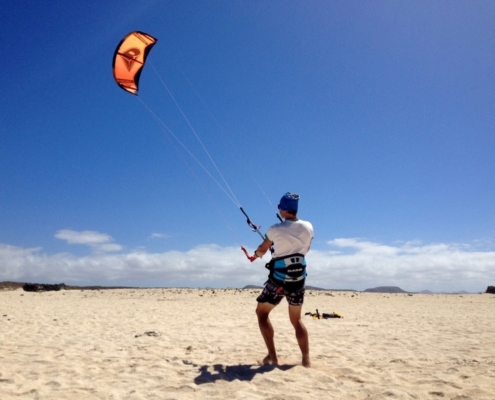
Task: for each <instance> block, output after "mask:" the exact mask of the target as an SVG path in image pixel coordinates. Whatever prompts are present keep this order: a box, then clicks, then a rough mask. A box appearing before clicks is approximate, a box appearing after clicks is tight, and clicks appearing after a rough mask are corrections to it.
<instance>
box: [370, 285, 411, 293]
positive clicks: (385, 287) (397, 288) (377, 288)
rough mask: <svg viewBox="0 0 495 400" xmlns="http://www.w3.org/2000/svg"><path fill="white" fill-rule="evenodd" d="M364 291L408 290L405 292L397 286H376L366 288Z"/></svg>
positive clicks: (401, 291) (396, 291)
mask: <svg viewBox="0 0 495 400" xmlns="http://www.w3.org/2000/svg"><path fill="white" fill-rule="evenodd" d="M365 292H371V293H409V292H406V291H405V290H402V289H401V288H400V287H398V286H378V287H376V288H372V289H366V290H365Z"/></svg>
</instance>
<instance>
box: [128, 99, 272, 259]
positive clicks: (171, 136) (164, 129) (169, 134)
mask: <svg viewBox="0 0 495 400" xmlns="http://www.w3.org/2000/svg"><path fill="white" fill-rule="evenodd" d="M136 97H137V98H138V99H139V101H140V102H141V104H142V105H143V107H144V108H145V109H146V110H148V112H149V113H150V114H151V115H152V117H153V119H154V120H155V122H156V123H157V124H158V125H159V127H160V129H161V130H162V132H163V133H164V134H165V136H166V137H167V139H168V140H169V141H170V143H171V144H172V146H173V147H174V149H175V151H176V152H177V153H178V155H179V157H180V158H181V159H182V161H183V162H184V163H185V164H186V166H187V168H188V169H189V171H190V172H191V174H192V175H193V176H194V178H195V179H196V181H197V182H198V184H199V185H200V186H201V188H202V190H203V191H204V193H205V194H206V196H207V197H208V199H209V200H210V202H211V203H212V204H213V206H214V207H215V209H216V210H217V212H218V213H219V215H220V217H221V218H222V219H223V221H224V222H225V224H226V225H227V227H228V228H229V230H230V231H231V233H232V235H233V236H234V238H235V239H236V241H237V243H238V244H239V246H240V248H241V250H242V251H243V252H244V254H245V255H246V257H247V259H248V260H252V259H253V257H252V256H250V255H249V253H248V251H247V250H246V248H245V247H244V246H243V245H242V244H241V241H240V240H239V237H238V236H237V234H236V233H235V231H234V229H233V228H232V227H231V226H230V224H229V223H228V221H227V219H226V218H225V216H224V215H223V213H222V212H221V210H220V208H219V207H218V206H217V204H216V203H215V201H214V200H213V198H212V197H211V196H210V194H209V193H208V191H207V190H206V187H205V186H204V185H203V183H202V182H201V180H200V178H199V177H198V176H197V174H196V173H195V172H194V170H193V169H192V167H191V165H190V164H189V163H188V162H187V160H186V159H185V157H184V155H183V154H182V153H181V152H180V150H179V148H178V147H177V146H176V144H175V142H174V141H173V140H172V139H175V141H176V142H177V143H178V144H180V146H181V147H182V148H183V149H184V150H185V151H186V152H187V153H188V154H189V155H190V156H191V157H192V159H193V160H194V161H196V163H197V164H198V165H199V166H200V167H201V168H202V169H203V170H204V172H205V173H206V174H207V175H208V176H209V177H210V178H211V179H212V180H213V182H215V183H216V184H217V186H218V187H219V188H220V189H221V190H222V191H223V192H224V193H225V195H226V196H227V197H228V198H229V199H230V200H231V201H232V202H233V203H234V204H235V205H236V206H237V207H238V208H239V210H241V212H242V213H243V214H244V216H245V217H246V222H247V224H248V225H249V227H250V228H251V230H252V231H253V232H256V233H258V235H259V236H260V237H261V239H263V240H264V239H265V236H264V235H263V234H262V233H261V231H260V228H261V225H256V224H254V223H253V222H252V221H251V218H249V216H248V214H247V213H246V211H244V208H243V207H242V206H241V204H240V203H239V202H238V201H237V198H236V197H235V196H234V194H233V193H232V189H230V187H229V190H230V192H231V193H232V196H231V195H230V194H229V193H228V192H227V191H226V190H225V188H224V187H223V186H222V185H221V184H220V183H219V182H218V181H217V180H216V179H215V177H214V176H213V175H212V174H211V173H210V172H209V171H208V169H207V168H206V167H205V166H204V165H203V164H202V163H201V162H200V161H199V160H198V158H197V157H196V156H194V154H193V153H192V152H191V151H190V150H189V149H188V148H187V146H186V145H185V144H184V143H183V142H182V141H181V140H180V139H179V138H178V137H177V135H175V134H174V132H173V131H172V130H171V129H170V128H169V127H168V126H167V125H166V124H165V123H164V122H163V121H162V120H161V119H160V118H159V117H158V116H157V115H156V113H155V112H154V111H153V110H152V109H151V108H150V107H149V106H148V105H147V104H146V103H145V102H144V100H143V99H141V97H139V96H138V95H136ZM224 180H225V179H224ZM276 215H277V217H278V219H279V220H280V221H281V222H282V219H281V218H280V216H279V215H278V213H277V214H276ZM270 251H271V252H272V253H273V252H274V250H273V247H270Z"/></svg>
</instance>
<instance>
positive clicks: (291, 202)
mask: <svg viewBox="0 0 495 400" xmlns="http://www.w3.org/2000/svg"><path fill="white" fill-rule="evenodd" d="M298 203H299V195H298V194H295V193H291V192H287V193H286V194H284V195H283V196H282V198H281V199H280V204H279V205H278V208H279V209H281V210H284V211H297V204H298Z"/></svg>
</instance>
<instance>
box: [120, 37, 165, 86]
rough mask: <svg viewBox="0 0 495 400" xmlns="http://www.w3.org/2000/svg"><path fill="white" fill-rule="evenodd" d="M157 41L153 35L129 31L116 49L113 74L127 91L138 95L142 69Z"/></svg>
mask: <svg viewBox="0 0 495 400" xmlns="http://www.w3.org/2000/svg"><path fill="white" fill-rule="evenodd" d="M155 43H156V39H155V38H154V37H153V36H150V35H148V34H147V33H144V32H139V31H136V32H131V33H129V34H128V35H127V36H126V37H125V38H124V39H122V41H121V42H120V43H119V45H118V46H117V48H116V49H115V54H114V55H113V76H114V78H115V81H116V82H117V85H119V86H120V87H121V88H122V89H124V90H125V91H126V92H129V93H132V94H135V95H137V92H138V85H139V77H140V76H141V70H142V69H143V66H144V63H145V61H146V57H147V56H148V53H149V52H150V50H151V49H152V47H153V46H154V44H155Z"/></svg>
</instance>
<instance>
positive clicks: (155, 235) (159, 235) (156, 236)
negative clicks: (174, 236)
mask: <svg viewBox="0 0 495 400" xmlns="http://www.w3.org/2000/svg"><path fill="white" fill-rule="evenodd" d="M169 237H170V235H169V234H167V233H152V234H151V235H150V236H149V238H148V239H150V240H153V239H168V238H169Z"/></svg>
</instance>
